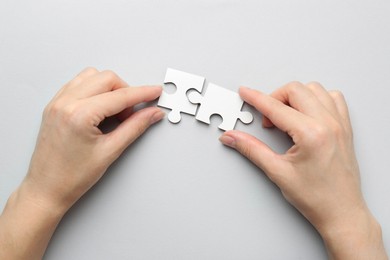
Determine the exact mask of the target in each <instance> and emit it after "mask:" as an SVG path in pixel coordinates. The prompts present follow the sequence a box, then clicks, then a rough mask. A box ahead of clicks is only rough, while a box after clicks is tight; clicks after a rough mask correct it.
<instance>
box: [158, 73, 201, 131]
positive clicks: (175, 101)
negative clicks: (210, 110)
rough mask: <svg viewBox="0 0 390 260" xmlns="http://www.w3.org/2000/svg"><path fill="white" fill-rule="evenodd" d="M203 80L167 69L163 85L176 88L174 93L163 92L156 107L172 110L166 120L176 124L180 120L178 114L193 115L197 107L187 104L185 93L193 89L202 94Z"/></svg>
mask: <svg viewBox="0 0 390 260" xmlns="http://www.w3.org/2000/svg"><path fill="white" fill-rule="evenodd" d="M204 81H205V78H204V77H201V76H197V75H193V74H190V73H186V72H183V71H179V70H174V69H171V68H168V69H167V73H166V74H165V80H164V83H165V84H168V83H172V84H174V85H175V86H176V92H175V93H173V94H168V93H166V92H163V93H162V94H161V96H160V98H159V100H158V103H157V105H158V106H161V107H165V108H170V109H172V111H171V112H169V114H168V120H169V121H170V122H172V123H178V122H180V120H181V115H180V112H183V113H187V114H190V115H195V113H196V109H197V107H198V106H197V105H194V104H192V103H190V102H189V100H188V97H187V91H188V90H190V89H195V90H197V91H199V92H202V89H203V84H204Z"/></svg>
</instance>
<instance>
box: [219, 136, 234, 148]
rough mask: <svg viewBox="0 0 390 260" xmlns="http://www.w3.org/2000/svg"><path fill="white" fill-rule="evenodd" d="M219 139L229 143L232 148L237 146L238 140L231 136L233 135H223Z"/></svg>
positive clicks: (225, 143)
mask: <svg viewBox="0 0 390 260" xmlns="http://www.w3.org/2000/svg"><path fill="white" fill-rule="evenodd" d="M219 141H221V143H223V144H224V145H227V146H229V147H232V148H235V147H236V140H235V139H234V138H233V137H231V136H228V135H222V136H221V137H220V138H219Z"/></svg>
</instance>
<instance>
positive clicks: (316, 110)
mask: <svg viewBox="0 0 390 260" xmlns="http://www.w3.org/2000/svg"><path fill="white" fill-rule="evenodd" d="M270 96H271V97H273V98H275V99H277V100H279V101H280V102H282V103H284V104H286V105H289V106H291V107H293V108H294V109H296V110H298V111H300V112H302V113H304V114H305V115H309V116H312V117H319V116H320V117H321V116H323V115H324V112H326V110H325V108H324V107H323V105H322V104H321V102H319V100H318V99H317V97H316V96H315V95H314V94H313V92H311V91H310V90H309V89H308V88H306V87H305V86H304V85H303V84H302V83H299V82H291V83H288V84H287V85H285V86H283V87H281V88H279V89H277V90H276V91H274V92H273V93H272V94H271V95H270Z"/></svg>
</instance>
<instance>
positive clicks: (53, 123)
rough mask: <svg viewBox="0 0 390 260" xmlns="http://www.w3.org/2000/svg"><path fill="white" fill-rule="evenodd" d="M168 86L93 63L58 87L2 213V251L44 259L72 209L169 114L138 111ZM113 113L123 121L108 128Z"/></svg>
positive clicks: (4, 256) (3, 256)
mask: <svg viewBox="0 0 390 260" xmlns="http://www.w3.org/2000/svg"><path fill="white" fill-rule="evenodd" d="M161 91H162V88H161V87H158V86H155V87H129V86H128V85H127V84H126V83H125V82H124V81H123V80H122V79H120V78H119V77H118V76H117V75H115V74H114V73H113V72H110V71H104V72H99V71H97V70H96V69H92V68H89V69H85V70H84V71H82V72H81V73H80V74H79V75H78V76H77V77H76V78H74V79H73V80H72V81H70V82H69V83H68V84H66V85H65V86H64V87H63V88H62V89H61V90H60V91H59V92H58V94H57V95H56V96H55V97H54V99H53V100H52V101H51V102H50V103H49V105H48V106H47V107H46V109H45V111H44V114H43V120H42V125H41V129H40V133H39V136H38V140H37V144H36V148H35V151H34V154H33V156H32V159H31V163H30V168H29V171H28V174H27V176H26V178H25V179H24V181H23V182H22V184H21V185H20V186H19V188H18V189H17V190H16V191H15V192H14V193H13V194H12V195H11V196H10V198H9V200H8V202H7V205H6V207H5V209H4V211H3V213H2V215H1V216H0V259H41V257H42V255H43V254H44V252H45V249H46V247H47V244H48V241H49V240H50V238H51V236H52V234H53V232H54V230H55V228H56V227H57V225H58V223H59V221H60V220H61V218H62V217H63V215H64V214H65V213H66V211H67V210H68V209H69V208H70V207H71V206H72V205H73V203H75V202H76V201H77V200H78V199H79V198H80V197H81V196H82V195H83V194H84V193H85V192H86V191H87V190H88V189H89V188H91V187H92V186H93V185H94V184H95V183H96V182H97V181H98V180H99V179H100V178H101V177H102V175H103V174H104V172H105V171H106V169H107V168H108V167H109V166H110V164H111V163H112V162H113V161H114V160H115V159H117V158H118V157H119V155H120V154H121V153H122V152H123V150H125V149H126V147H127V146H128V145H130V144H131V143H132V142H133V141H134V140H135V139H137V138H138V137H139V136H140V135H141V134H142V133H143V132H144V131H145V130H146V129H147V128H148V127H149V126H151V125H152V124H153V123H155V122H157V121H159V120H160V119H161V118H162V117H163V116H164V113H163V112H162V111H161V110H160V109H158V108H156V107H149V108H145V109H142V110H139V111H137V112H134V113H133V111H132V108H133V106H135V105H137V104H139V103H142V102H145V101H151V100H154V99H156V98H157V97H158V96H160V94H161ZM111 116H117V117H118V118H120V119H121V120H122V123H121V124H120V125H119V126H118V127H117V128H116V129H114V130H113V131H111V132H110V133H107V134H104V133H102V131H101V130H100V129H99V127H98V126H99V124H100V123H101V122H102V121H103V120H104V119H105V118H107V117H111ZM26 216H27V217H26Z"/></svg>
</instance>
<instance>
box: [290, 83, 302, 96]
mask: <svg viewBox="0 0 390 260" xmlns="http://www.w3.org/2000/svg"><path fill="white" fill-rule="evenodd" d="M303 87H304V85H303V84H302V83H301V82H299V81H292V82H290V83H288V84H287V85H286V88H287V90H288V91H289V92H290V93H292V94H294V93H296V92H299V91H300V90H301V89H302V88H303Z"/></svg>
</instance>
